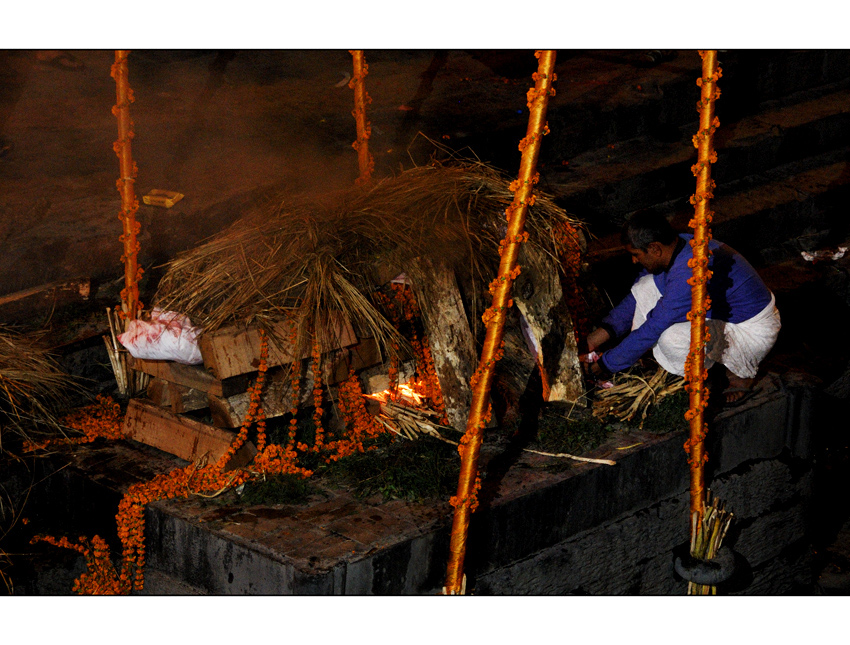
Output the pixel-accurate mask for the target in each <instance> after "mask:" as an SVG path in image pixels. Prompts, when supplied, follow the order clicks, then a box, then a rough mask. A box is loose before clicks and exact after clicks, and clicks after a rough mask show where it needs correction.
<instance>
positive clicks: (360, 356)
mask: <svg viewBox="0 0 850 645" xmlns="http://www.w3.org/2000/svg"><path fill="white" fill-rule="evenodd" d="M385 359H387V357H386V356H381V351H380V348H379V347H378V343H377V341H376V340H375V339H374V338H364V339H363V340H361V341H360V342H359V343H357V344H356V345H353V346H352V347H349V348H348V349H347V350H343V351H341V352H339V353H338V355H337V356H336V357H334V361H333V363H332V364H331V365H329V366H328V368H327V369H326V371H325V382H326V383H327V384H328V385H336V384H338V383H342V382H343V381H345V380H346V379H347V378H348V372H349V368H350V369H353V370H354V371H355V372H359V371H361V370H364V369H366V368H368V367H373V366H375V365H380V364H381V362H382V361H383V360H385Z"/></svg>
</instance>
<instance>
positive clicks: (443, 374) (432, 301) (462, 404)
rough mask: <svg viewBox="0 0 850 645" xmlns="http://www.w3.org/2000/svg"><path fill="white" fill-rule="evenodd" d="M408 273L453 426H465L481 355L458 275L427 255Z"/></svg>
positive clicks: (409, 269) (418, 260)
mask: <svg viewBox="0 0 850 645" xmlns="http://www.w3.org/2000/svg"><path fill="white" fill-rule="evenodd" d="M407 273H408V275H409V276H410V279H411V280H412V281H413V288H414V290H415V292H416V298H417V302H418V303H419V308H420V310H421V311H422V323H423V325H424V326H425V332H426V333H427V334H428V342H429V344H430V346H431V354H432V355H433V357H434V370H435V371H436V372H437V378H438V379H439V381H440V390H441V391H442V394H443V403H444V404H445V406H446V416H447V417H448V419H449V423H450V424H451V425H452V426H453V427H455V428H456V429H458V430H464V429H466V421H467V419H468V417H469V406H470V404H471V403H472V391H471V390H470V388H469V379H470V377H471V376H472V373H473V371H474V370H475V366H476V364H477V362H478V356H477V355H476V353H475V343H474V341H473V338H472V331H471V330H470V328H469V321H468V319H467V317H466V312H465V311H464V308H463V301H462V300H461V297H460V290H459V289H458V286H457V278H456V277H455V274H454V271H453V270H452V269H450V268H449V267H448V266H446V265H444V264H442V263H438V262H437V263H435V262H432V261H431V260H429V259H426V258H418V259H417V260H416V261H415V262H414V263H412V265H411V266H409V267H408V271H407Z"/></svg>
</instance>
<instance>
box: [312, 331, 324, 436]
mask: <svg viewBox="0 0 850 645" xmlns="http://www.w3.org/2000/svg"><path fill="white" fill-rule="evenodd" d="M321 360H322V351H321V348H320V347H319V337H318V334H313V364H312V367H313V424H314V425H315V426H316V438H315V440H314V442H313V451H314V452H319V451H320V450H321V449H322V445H323V444H324V438H325V432H324V428H322V413H323V411H324V410H323V408H322V399H323V396H322V364H321Z"/></svg>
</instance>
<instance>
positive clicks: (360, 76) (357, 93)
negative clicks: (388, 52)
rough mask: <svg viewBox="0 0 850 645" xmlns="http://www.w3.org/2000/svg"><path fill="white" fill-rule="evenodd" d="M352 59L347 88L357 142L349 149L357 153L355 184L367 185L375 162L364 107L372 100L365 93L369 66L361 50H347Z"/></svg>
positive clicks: (370, 132)
mask: <svg viewBox="0 0 850 645" xmlns="http://www.w3.org/2000/svg"><path fill="white" fill-rule="evenodd" d="M349 51H350V53H351V56H352V57H353V58H354V75H353V76H352V78H351V81H350V82H349V83H348V87H350V88H352V89H353V90H354V111H353V112H352V114H353V115H354V120H355V121H356V122H357V141H355V142H354V143H353V144H351V147H352V148H354V149H355V150H356V151H357V165H358V166H359V167H360V177H358V179H357V184H360V185H363V184H367V183H368V182H369V180H370V179H371V177H372V170H373V169H374V168H375V161H374V159H373V158H372V155H371V154H369V137H371V136H372V127H371V125H370V124H369V121H368V119H366V107H367V106H368V105H369V104H370V103H371V102H372V98H371V97H370V96H369V94H368V93H367V92H366V75H367V74H368V73H369V66H368V65H367V64H366V57H365V56H364V55H363V50H361V49H352V50H349Z"/></svg>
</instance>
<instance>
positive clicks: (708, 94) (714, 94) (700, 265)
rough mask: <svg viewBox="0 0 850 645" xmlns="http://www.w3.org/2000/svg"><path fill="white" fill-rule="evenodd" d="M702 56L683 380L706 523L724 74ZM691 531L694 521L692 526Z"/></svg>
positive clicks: (695, 490) (696, 507)
mask: <svg viewBox="0 0 850 645" xmlns="http://www.w3.org/2000/svg"><path fill="white" fill-rule="evenodd" d="M700 56H701V57H702V77H701V78H700V79H699V80H698V81H697V85H699V86H700V87H701V89H702V92H701V97H700V100H699V102H698V103H697V109H698V110H699V114H700V120H699V131H698V132H697V134H696V135H695V136H694V138H693V142H694V147H696V148H697V151H698V154H697V163H696V164H694V165H693V166H692V167H691V171H692V172H693V173H694V175H695V176H696V178H697V188H696V193H695V194H694V195H693V196H692V197H691V203H692V204H693V205H694V217H693V219H692V220H691V221H690V224H689V225H690V226H691V228H693V230H694V238H693V240H691V246H692V247H693V250H694V257H693V260H690V261H689V263H688V264H689V265H690V266H691V268H692V270H693V276H692V277H691V278H690V279H689V280H688V283H689V284H690V285H691V311H690V312H689V313H688V319H689V320H690V321H691V347H690V351H689V352H688V358H687V360H686V362H685V378H686V379H687V382H688V385H687V386H686V387H687V389H688V392H689V400H690V408H689V409H688V411H687V412H686V413H685V418H686V419H687V420H688V423H689V424H690V437H689V438H688V441H686V442H685V451H686V452H687V453H688V464H689V465H690V468H691V505H690V506H691V517H692V518H693V517H694V515H695V514H696V517H697V518H698V521H701V520H702V516H703V512H704V510H705V509H704V507H705V470H704V466H705V462H706V461H708V455H707V454H706V453H705V445H704V441H705V436H706V433H707V431H708V426H707V425H706V423H705V415H704V412H705V407H706V405H708V394H709V393H708V389H707V388H706V387H705V378H706V370H705V346H706V343H707V342H708V340H709V334H708V331H707V330H706V327H705V315H706V312H707V311H708V309H709V308H710V307H711V301H710V299H709V298H708V290H707V284H708V281H709V280H710V279H711V271H709V269H708V259H709V255H710V254H711V252H710V251H709V249H708V242H709V240H711V229H710V226H709V225H710V224H711V218H712V215H713V213H712V212H711V211H710V210H709V206H710V204H711V198H712V197H714V195H713V193H712V190H713V189H714V186H715V184H714V181H712V179H711V164H713V163H714V162H716V161H717V154H716V153H715V151H714V148H713V141H714V131H715V130H716V129H717V128H718V126H719V125H720V121H719V120H718V119H717V117H716V116H715V115H714V102H715V100H716V99H717V98H718V97H719V96H720V90H718V89H717V80H718V79H719V78H720V76H721V70H720V68H719V67H718V66H717V52H716V51H705V52H702V51H701V52H700ZM691 526H692V527H693V526H694V524H693V522H692V523H691Z"/></svg>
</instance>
